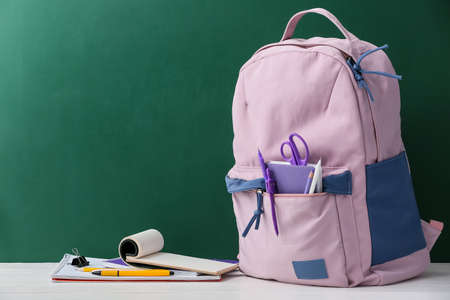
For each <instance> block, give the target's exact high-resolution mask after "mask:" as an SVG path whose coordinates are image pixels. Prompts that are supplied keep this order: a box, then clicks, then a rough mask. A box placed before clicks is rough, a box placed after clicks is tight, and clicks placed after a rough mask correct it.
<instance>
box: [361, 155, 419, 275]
mask: <svg viewBox="0 0 450 300" xmlns="http://www.w3.org/2000/svg"><path fill="white" fill-rule="evenodd" d="M366 185H367V186H366V189H367V190H366V196H367V210H368V213H369V224H370V237H371V240H372V266H373V265H378V264H382V263H385V262H387V261H390V260H394V259H397V258H400V257H403V256H407V255H409V254H411V253H413V252H415V251H417V250H420V249H423V248H425V246H426V242H425V237H424V235H423V231H422V226H421V223H420V217H419V210H418V209H417V204H416V199H415V197H414V190H413V186H412V181H411V175H410V173H409V167H408V162H407V160H406V153H405V152H402V153H400V154H399V155H397V156H394V157H392V158H390V159H386V160H384V161H381V162H378V163H375V164H371V165H368V166H366Z"/></svg>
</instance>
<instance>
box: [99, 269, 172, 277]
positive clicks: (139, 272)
mask: <svg viewBox="0 0 450 300" xmlns="http://www.w3.org/2000/svg"><path fill="white" fill-rule="evenodd" d="M92 274H94V275H99V276H170V275H173V271H169V270H164V269H152V270H127V269H122V270H120V269H110V270H108V269H101V270H95V271H93V272H92Z"/></svg>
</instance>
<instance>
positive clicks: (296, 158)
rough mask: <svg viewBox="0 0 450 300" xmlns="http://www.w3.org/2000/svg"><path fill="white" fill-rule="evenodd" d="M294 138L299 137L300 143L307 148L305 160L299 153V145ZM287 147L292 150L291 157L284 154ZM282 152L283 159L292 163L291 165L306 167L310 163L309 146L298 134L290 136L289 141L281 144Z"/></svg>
mask: <svg viewBox="0 0 450 300" xmlns="http://www.w3.org/2000/svg"><path fill="white" fill-rule="evenodd" d="M294 136H295V137H298V138H299V139H300V141H302V143H303V145H304V146H305V158H304V159H302V157H301V156H300V152H298V148H297V145H296V144H295V142H294ZM286 145H287V146H288V147H289V148H290V150H291V155H290V156H287V155H286V154H285V152H284V148H285V146H286ZM280 152H281V156H282V157H283V159H284V160H285V161H287V162H290V163H291V165H297V166H306V164H307V163H308V159H309V149H308V145H307V144H306V142H305V140H304V139H303V138H302V137H301V136H300V135H299V134H298V133H291V135H289V140H287V141H285V142H283V143H282V144H281V148H280Z"/></svg>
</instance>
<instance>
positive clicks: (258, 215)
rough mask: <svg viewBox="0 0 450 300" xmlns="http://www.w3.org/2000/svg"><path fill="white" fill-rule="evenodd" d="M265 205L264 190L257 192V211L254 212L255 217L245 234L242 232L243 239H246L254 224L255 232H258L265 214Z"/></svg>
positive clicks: (246, 228)
mask: <svg viewBox="0 0 450 300" xmlns="http://www.w3.org/2000/svg"><path fill="white" fill-rule="evenodd" d="M262 205H263V190H262V189H257V190H256V210H255V211H254V212H253V216H252V218H251V219H250V221H249V222H248V224H247V226H246V227H245V230H244V232H242V237H244V238H245V237H246V236H247V234H248V232H249V231H250V228H252V225H253V223H255V221H256V223H255V230H258V228H259V222H260V219H261V214H262V213H264V210H263V208H262Z"/></svg>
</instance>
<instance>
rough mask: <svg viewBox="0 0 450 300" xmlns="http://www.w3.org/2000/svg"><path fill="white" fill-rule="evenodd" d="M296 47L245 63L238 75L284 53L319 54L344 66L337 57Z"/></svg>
mask: <svg viewBox="0 0 450 300" xmlns="http://www.w3.org/2000/svg"><path fill="white" fill-rule="evenodd" d="M294 47H295V46H294ZM297 47H299V49H295V50H289V51H283V52H278V53H270V54H266V55H264V56H262V57H258V58H255V59H254V60H253V61H252V62H247V63H245V64H244V66H242V68H241V70H240V71H239V73H242V72H243V71H244V70H245V69H247V68H248V67H249V66H251V65H253V64H254V63H256V62H259V61H261V60H263V59H265V58H269V57H272V56H276V55H281V54H285V53H304V54H321V55H324V56H327V57H330V58H332V59H333V60H336V61H337V62H339V63H340V64H341V65H343V66H345V65H346V63H345V62H343V61H341V60H340V59H339V58H337V57H335V56H333V55H330V54H327V53H323V52H321V51H317V50H306V49H303V48H301V47H300V46H297ZM352 74H353V73H352Z"/></svg>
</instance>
